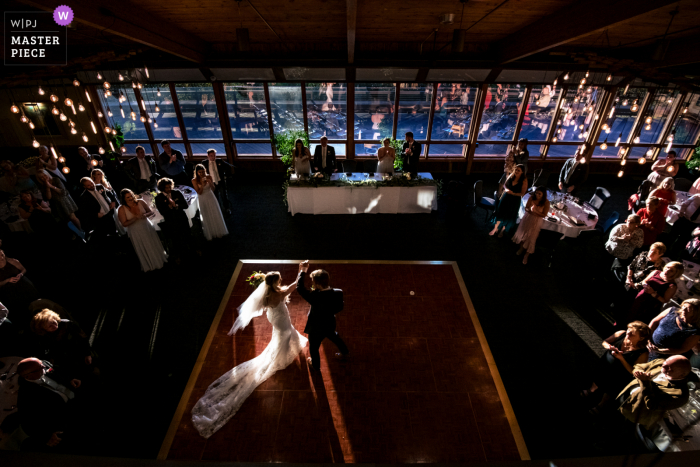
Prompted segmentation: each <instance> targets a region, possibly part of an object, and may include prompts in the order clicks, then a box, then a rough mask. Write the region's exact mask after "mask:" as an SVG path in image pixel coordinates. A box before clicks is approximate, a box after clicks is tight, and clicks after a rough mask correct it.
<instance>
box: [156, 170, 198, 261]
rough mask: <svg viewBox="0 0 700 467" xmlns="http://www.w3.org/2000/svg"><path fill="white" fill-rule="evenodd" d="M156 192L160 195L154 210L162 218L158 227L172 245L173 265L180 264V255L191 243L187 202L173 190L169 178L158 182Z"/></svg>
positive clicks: (179, 192)
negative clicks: (156, 210)
mask: <svg viewBox="0 0 700 467" xmlns="http://www.w3.org/2000/svg"><path fill="white" fill-rule="evenodd" d="M158 191H160V193H158V195H157V196H156V199H155V201H156V209H158V212H159V213H160V215H161V216H163V222H161V223H160V225H161V228H162V229H163V233H164V234H165V235H167V236H168V237H169V238H170V240H171V242H172V244H173V254H174V255H175V263H176V264H180V261H181V256H182V254H183V253H184V252H185V251H186V250H187V249H188V248H189V247H190V244H191V242H192V230H191V228H190V220H189V219H188V218H187V208H188V205H187V200H186V199H185V196H184V195H183V194H182V192H181V191H180V190H176V189H173V181H172V180H170V179H169V178H161V179H160V180H158Z"/></svg>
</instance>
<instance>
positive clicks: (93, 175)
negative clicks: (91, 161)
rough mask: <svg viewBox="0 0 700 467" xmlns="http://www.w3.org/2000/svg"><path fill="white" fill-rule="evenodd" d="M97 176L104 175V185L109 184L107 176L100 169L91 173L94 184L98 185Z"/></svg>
mask: <svg viewBox="0 0 700 467" xmlns="http://www.w3.org/2000/svg"><path fill="white" fill-rule="evenodd" d="M97 174H101V175H102V183H105V182H106V183H109V182H108V181H107V175H105V173H104V172H103V171H102V170H100V169H92V172H90V179H91V180H92V181H93V183H95V185H97V182H96V181H95V175H97Z"/></svg>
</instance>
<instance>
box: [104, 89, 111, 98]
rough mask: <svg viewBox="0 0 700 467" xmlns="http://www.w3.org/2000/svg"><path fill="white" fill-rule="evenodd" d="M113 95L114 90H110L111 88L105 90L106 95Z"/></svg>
mask: <svg viewBox="0 0 700 467" xmlns="http://www.w3.org/2000/svg"><path fill="white" fill-rule="evenodd" d="M111 96H112V91H110V90H109V89H107V90H106V91H105V97H111Z"/></svg>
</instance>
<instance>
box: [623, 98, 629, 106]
mask: <svg viewBox="0 0 700 467" xmlns="http://www.w3.org/2000/svg"><path fill="white" fill-rule="evenodd" d="M629 103H630V101H628V100H627V99H625V100H624V101H622V105H628V104H629Z"/></svg>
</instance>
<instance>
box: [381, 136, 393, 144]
mask: <svg viewBox="0 0 700 467" xmlns="http://www.w3.org/2000/svg"><path fill="white" fill-rule="evenodd" d="M387 141H389V142H390V143H391V138H389V137H388V136H387V137H386V138H384V139H383V140H382V144H384V143H386V142H387Z"/></svg>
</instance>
